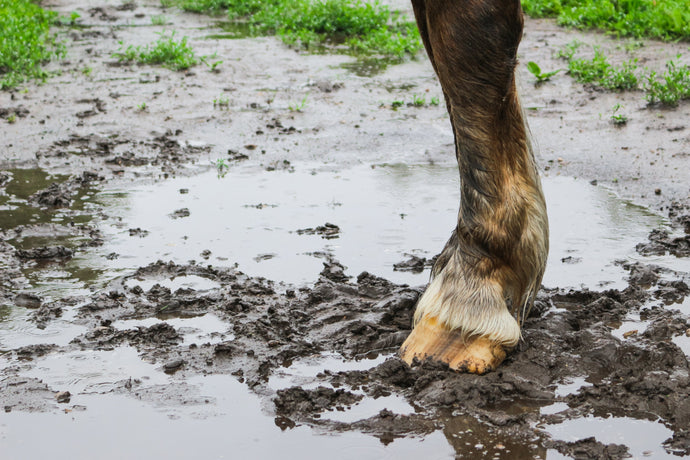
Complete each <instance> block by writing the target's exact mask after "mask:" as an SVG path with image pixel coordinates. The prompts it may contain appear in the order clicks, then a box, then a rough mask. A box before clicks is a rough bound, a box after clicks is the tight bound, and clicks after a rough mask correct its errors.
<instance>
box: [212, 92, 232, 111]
mask: <svg viewBox="0 0 690 460" xmlns="http://www.w3.org/2000/svg"><path fill="white" fill-rule="evenodd" d="M229 105H230V98H229V97H227V96H223V95H222V94H221V95H220V96H218V97H216V98H215V99H213V107H219V108H227V107H228V106H229Z"/></svg>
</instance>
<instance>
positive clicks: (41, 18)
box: [0, 0, 65, 89]
mask: <svg viewBox="0 0 690 460" xmlns="http://www.w3.org/2000/svg"><path fill="white" fill-rule="evenodd" d="M56 18H57V14H56V13H54V12H51V11H46V10H44V9H42V8H40V7H39V6H38V5H37V4H36V3H34V2H32V1H31V0H0V89H8V88H14V87H16V86H17V85H19V84H20V83H21V82H23V81H25V80H27V79H38V80H41V81H43V80H45V79H46V78H47V77H48V73H47V72H46V71H45V70H43V68H42V67H41V66H42V65H43V64H45V63H46V62H48V61H50V60H51V59H56V58H61V57H62V56H64V54H65V47H64V45H62V44H61V43H58V42H57V40H56V38H55V35H53V34H51V33H50V26H51V24H52V23H53V22H54V21H55V19H56Z"/></svg>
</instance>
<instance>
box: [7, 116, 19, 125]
mask: <svg viewBox="0 0 690 460" xmlns="http://www.w3.org/2000/svg"><path fill="white" fill-rule="evenodd" d="M16 121H17V115H16V114H14V113H11V114H9V115H8V116H7V123H10V124H12V123H14V122H16Z"/></svg>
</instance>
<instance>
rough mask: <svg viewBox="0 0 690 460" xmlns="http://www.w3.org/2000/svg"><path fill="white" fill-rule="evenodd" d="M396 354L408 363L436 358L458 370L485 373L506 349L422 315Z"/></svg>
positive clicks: (492, 367)
mask: <svg viewBox="0 0 690 460" xmlns="http://www.w3.org/2000/svg"><path fill="white" fill-rule="evenodd" d="M400 357H401V358H402V359H403V360H404V361H405V362H406V363H408V364H412V361H414V359H415V358H416V359H418V360H420V361H424V360H432V361H440V362H443V363H446V364H448V366H449V367H450V368H451V369H453V370H456V371H459V372H469V373H472V374H486V373H487V372H489V371H492V370H494V369H496V368H497V367H498V365H499V364H501V363H502V362H503V360H504V359H505V357H506V349H505V348H504V347H503V346H502V345H501V344H499V343H496V342H495V341H492V340H490V339H488V338H486V337H481V336H474V337H466V336H465V335H464V334H463V333H462V332H461V331H460V330H459V329H455V330H451V329H448V328H447V327H445V326H444V325H443V324H441V323H439V321H438V320H437V319H436V318H429V317H424V318H422V319H421V320H420V321H419V323H417V325H415V327H414V329H413V330H412V333H411V334H410V335H409V336H408V337H407V340H405V343H403V345H402V347H401V348H400Z"/></svg>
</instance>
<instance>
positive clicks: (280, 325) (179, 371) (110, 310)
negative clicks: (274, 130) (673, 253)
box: [3, 261, 690, 458]
mask: <svg viewBox="0 0 690 460" xmlns="http://www.w3.org/2000/svg"><path fill="white" fill-rule="evenodd" d="M627 268H628V269H629V270H630V271H631V277H630V279H631V281H630V284H629V286H628V287H627V288H625V289H623V290H607V291H603V292H593V291H588V290H571V291H565V292H564V291H560V290H553V291H544V292H542V293H541V295H540V296H539V298H538V300H537V302H536V305H535V308H534V310H533V312H532V315H531V316H530V317H529V318H528V320H527V321H526V324H525V327H524V330H523V337H524V339H523V340H522V341H521V342H520V344H519V345H518V347H517V348H516V349H515V350H514V351H513V352H512V353H511V354H510V355H509V356H508V358H507V359H506V361H505V362H504V364H503V365H502V366H501V367H500V368H499V369H498V370H497V371H495V372H491V373H489V374H487V375H484V376H477V375H472V374H459V373H457V372H454V371H452V370H449V369H448V367H447V366H445V365H442V364H438V363H433V362H422V363H416V364H415V365H413V366H411V367H410V366H408V365H406V364H405V363H403V362H402V361H401V360H400V359H399V358H397V357H396V355H395V353H396V351H397V348H398V347H399V346H400V344H401V343H402V342H403V340H404V339H405V337H406V335H407V334H408V333H409V331H410V327H411V318H412V315H413V312H414V307H415V303H416V301H417V299H418V297H419V295H420V293H421V289H420V288H411V287H409V286H405V285H396V284H393V283H391V282H389V281H387V280H385V279H382V278H379V277H376V276H373V275H371V274H369V273H366V272H365V273H362V274H360V275H359V276H357V277H356V278H355V279H352V278H351V277H349V276H348V275H347V274H346V271H345V267H343V266H342V265H341V264H339V263H337V262H335V261H330V262H326V263H324V270H323V271H322V273H321V277H320V278H319V280H318V281H317V282H316V283H315V284H314V286H313V287H311V288H307V287H304V288H300V289H294V288H292V287H290V286H286V285H282V284H280V283H274V282H271V281H268V280H265V279H261V278H251V277H248V276H246V275H244V274H242V273H241V272H238V271H236V270H232V269H216V268H213V267H201V266H198V265H177V264H173V263H162V262H159V263H156V264H152V265H149V266H147V267H144V268H141V269H139V270H138V271H137V272H136V273H135V274H134V275H132V276H130V277H126V278H123V279H120V280H117V281H115V282H113V283H111V285H110V286H109V288H108V289H107V290H106V292H105V293H102V294H98V295H94V296H92V297H91V299H90V301H88V302H86V303H84V304H83V305H82V306H81V307H79V310H78V318H77V320H76V321H77V322H78V323H79V324H81V325H84V326H86V327H87V329H88V332H86V333H84V334H82V335H80V336H79V337H77V338H76V339H74V340H73V341H72V342H71V343H70V344H69V345H67V346H63V347H57V346H51V347H48V348H46V347H35V348H31V347H29V348H22V349H17V350H13V351H11V352H10V353H11V354H12V355H13V356H14V357H15V358H16V359H18V360H22V361H25V362H26V360H30V359H33V358H35V357H38V356H41V355H44V354H47V353H65V352H68V351H74V350H108V349H112V348H113V347H118V346H122V345H129V346H133V347H135V348H136V349H137V350H138V351H139V353H140V355H141V356H142V357H143V358H144V359H145V360H146V361H149V362H153V363H156V365H157V366H160V368H161V370H163V371H164V372H166V373H169V374H170V373H175V374H176V376H181V377H191V376H194V375H197V374H204V375H206V374H213V373H218V374H232V375H235V376H236V377H237V378H238V379H239V380H240V381H241V382H244V383H246V385H247V386H248V387H249V388H250V389H252V390H253V391H255V392H256V393H258V394H261V395H264V396H265V397H267V398H269V399H270V400H271V401H272V407H273V410H274V411H275V414H276V423H277V424H278V426H280V427H282V428H283V429H289V428H291V427H294V426H296V425H299V424H307V425H314V426H321V427H328V428H329V429H331V430H336V431H343V430H356V431H362V432H366V433H371V434H373V435H375V436H377V437H379V438H381V439H382V440H383V441H384V442H388V441H390V440H392V439H395V438H396V437H404V436H410V435H419V434H425V433H429V432H431V431H434V430H435V429H438V428H439V427H452V426H454V425H453V424H457V423H459V422H458V420H459V419H466V420H475V422H473V423H480V426H482V427H484V428H483V429H488V428H487V427H490V431H491V432H492V433H494V434H496V433H498V434H504V435H506V436H510V438H511V439H516V440H522V441H521V442H524V445H532V444H534V443H535V442H538V443H541V444H543V445H547V444H548V446H550V448H553V449H557V450H559V451H560V452H562V453H564V454H566V455H573V456H576V457H578V458H580V457H582V456H585V457H586V456H589V457H588V458H623V457H625V455H627V449H626V448H625V446H618V445H606V444H602V443H600V442H598V441H596V440H594V439H584V440H581V441H578V442H576V443H568V442H561V441H551V440H549V437H548V435H547V434H546V433H545V432H543V431H540V430H537V429H535V428H534V427H535V426H536V425H538V424H547V425H548V424H557V423H561V422H563V421H564V420H568V419H575V418H580V417H584V416H587V415H592V414H593V415H595V416H598V415H601V416H609V415H610V414H613V415H614V416H616V415H618V416H622V415H623V414H625V416H627V417H635V418H640V419H645V420H650V421H655V420H658V419H659V420H660V421H662V422H663V423H664V424H665V425H666V426H668V427H669V428H671V429H672V430H673V431H674V433H675V435H674V437H673V439H669V440H668V448H669V449H672V450H673V451H674V452H684V453H690V452H688V450H687V433H686V432H685V431H684V430H685V428H686V427H687V426H688V424H690V366H689V365H688V360H687V357H686V355H685V354H684V353H683V351H682V350H681V349H680V348H678V346H676V345H675V344H674V343H673V341H672V339H673V338H674V337H675V336H681V335H684V334H686V331H688V330H689V329H690V322H689V321H688V319H687V318H686V317H685V316H684V315H682V314H680V313H679V312H678V311H676V310H669V309H666V308H664V307H663V306H662V305H663V304H664V303H665V302H667V300H666V299H668V298H669V295H670V294H669V293H670V292H673V295H672V298H673V299H674V300H675V301H679V300H682V299H683V298H684V297H685V295H687V293H688V291H687V286H685V285H684V283H675V284H674V283H667V284H664V283H662V282H661V281H659V276H660V275H661V273H662V272H663V270H661V269H660V268H658V267H654V266H644V265H640V264H635V265H631V266H630V267H627ZM192 275H194V276H198V277H202V278H205V279H207V280H210V281H213V282H216V283H217V287H214V288H210V289H206V290H199V291H197V290H194V289H191V288H179V289H177V290H175V291H171V289H169V288H167V287H164V286H162V285H161V284H159V283H157V282H156V281H157V280H160V281H162V280H165V279H175V278H176V277H186V276H192ZM146 282H148V283H149V284H150V283H152V282H153V283H154V284H153V285H152V286H151V287H150V288H148V289H147V290H144V289H143V288H142V287H141V286H140V283H141V284H144V283H146ZM650 285H656V286H658V287H659V289H656V288H651V289H647V287H649V286H650ZM662 287H663V289H662ZM64 301H65V302H68V299H65V300H64ZM206 314H212V315H215V316H217V317H218V318H220V319H221V320H222V321H224V322H225V323H227V325H228V330H227V331H226V332H224V333H217V334H215V338H214V339H213V340H209V341H207V342H204V343H186V342H185V341H184V334H185V331H184V330H177V329H176V328H175V327H173V326H171V325H170V324H168V323H167V322H166V321H167V320H168V319H170V318H189V317H197V316H202V315H206ZM631 314H636V315H639V316H640V318H641V319H642V320H643V321H646V322H648V326H647V328H646V330H644V331H639V332H638V331H634V332H633V333H628V334H625V335H624V338H619V337H617V336H616V335H614V334H613V332H614V331H615V329H616V327H617V325H620V323H621V322H622V321H623V320H625V318H626V317H628V316H629V315H631ZM59 316H60V311H59V310H56V311H53V310H50V311H47V310H46V311H44V308H43V307H41V308H39V309H38V310H36V312H35V317H36V320H37V321H40V322H41V323H42V324H46V323H47V322H49V321H51V320H52V319H53V318H58V317H59ZM151 318H156V319H158V320H159V322H157V323H156V324H153V325H151V326H147V327H144V326H135V327H125V328H124V329H123V328H122V327H123V326H122V324H126V322H127V321H136V320H145V319H151ZM118 322H120V323H118ZM117 324H121V325H120V326H118V327H116V325H117ZM211 342H213V343H211ZM325 354H335V355H336V356H342V357H343V358H346V359H350V360H352V359H355V360H356V359H362V358H369V359H371V358H373V357H375V356H377V355H378V356H379V358H378V361H379V362H380V364H376V365H373V367H371V368H369V369H364V370H349V371H347V370H343V371H324V372H321V373H318V374H317V375H315V376H312V378H313V382H312V384H313V385H314V386H313V387H308V388H302V387H301V386H289V387H287V388H284V389H278V390H275V389H273V388H272V387H271V385H270V380H271V378H272V376H274V375H275V374H276V373H277V372H280V371H281V369H286V368H287V367H288V366H290V365H291V364H292V363H294V362H296V361H299V360H300V359H304V358H311V357H315V356H320V355H325ZM374 364H375V363H374ZM3 374H4V377H5V380H4V382H6V383H4V385H5V386H8V388H9V387H10V386H11V388H12V391H14V392H15V393H16V392H20V393H21V391H22V390H21V389H22V388H23V386H24V385H26V388H25V391H26V392H30V391H34V387H35V382H33V383H32V381H29V380H27V381H26V382H25V383H22V382H21V381H18V380H17V378H18V377H17V376H16V375H15V376H14V377H13V376H12V374H13V372H12V368H9V369H5V370H4V371H3ZM8 378H9V380H7V379H8ZM582 378H584V379H585V380H584V381H583V384H582V387H581V388H580V389H579V391H575V392H572V393H569V394H563V395H562V394H561V393H560V392H559V391H558V388H559V386H561V385H564V384H567V383H568V382H572V381H573V380H576V379H582ZM130 385H131V384H130ZM178 390H179V389H177V387H176V386H175V385H172V384H171V386H170V388H169V391H170V392H171V394H178V393H179V391H178ZM41 391H47V390H41ZM118 391H122V392H127V391H128V390H127V386H123V387H122V388H120V390H118ZM137 391H139V390H137ZM166 391H168V390H166V389H165V387H162V388H158V389H157V392H159V393H160V392H162V393H163V394H166ZM391 395H397V396H398V397H402V398H404V399H405V400H406V401H407V402H408V403H409V404H411V405H412V406H413V407H415V408H416V410H415V412H414V413H411V414H398V413H395V412H392V411H390V410H383V411H380V412H379V413H378V414H375V415H373V416H370V417H369V418H365V419H360V420H357V421H354V422H342V421H337V420H331V418H330V416H329V414H332V413H337V412H344V411H347V410H349V409H350V408H351V407H352V406H354V405H356V404H358V403H359V402H360V401H362V399H363V398H371V399H374V400H376V399H378V398H381V397H387V396H391ZM556 403H560V404H561V406H562V408H561V410H559V411H557V412H555V413H553V412H552V411H546V412H545V413H542V411H540V408H543V407H549V406H552V405H555V404H556ZM22 404H24V403H21V401H20V400H19V399H16V398H15V399H13V400H12V401H9V400H8V401H6V402H5V405H6V410H12V409H13V408H14V407H15V406H16V408H21V407H24V406H23V405H22ZM27 407H28V406H27ZM33 407H34V406H31V408H32V410H34V409H33ZM44 409H45V408H44ZM463 423H469V422H463ZM448 429H450V428H448ZM544 443H547V444H544ZM513 449H517V447H515V446H514V447H513Z"/></svg>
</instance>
